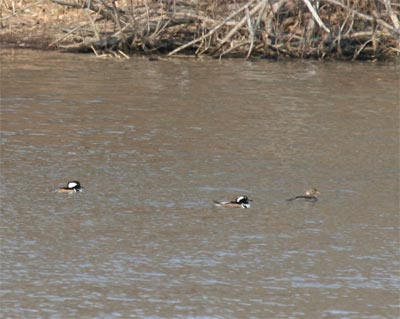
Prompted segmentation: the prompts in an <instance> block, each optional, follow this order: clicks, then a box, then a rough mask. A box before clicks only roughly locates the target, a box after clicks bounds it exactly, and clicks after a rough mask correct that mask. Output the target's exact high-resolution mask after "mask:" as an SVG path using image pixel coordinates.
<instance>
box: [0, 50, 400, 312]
mask: <svg viewBox="0 0 400 319" xmlns="http://www.w3.org/2000/svg"><path fill="white" fill-rule="evenodd" d="M399 74H400V73H399V70H398V68H396V66H395V65H394V64H373V63H368V64H362V63H354V64H350V63H317V62H308V61H306V62H279V63H275V62H269V61H260V62H257V63H251V62H243V61H240V60H226V61H214V60H201V61H195V60H180V59H173V60H169V61H151V62H150V61H148V60H147V59H145V58H132V59H131V60H128V61H118V60H112V59H111V60H110V59H109V60H103V59H97V58H95V57H93V56H90V55H70V54H63V53H53V52H34V51H12V50H3V51H1V136H2V139H1V180H2V182H1V188H0V189H1V214H2V216H1V237H2V240H1V252H2V256H1V282H2V283H1V291H0V293H1V296H0V298H1V313H2V316H3V317H4V318H151V319H155V318H157V319H159V318H196V319H198V318H199V319H200V318H202V319H203V318H246V319H248V318H271V319H275V318H354V319H360V318H373V319H378V318H398V317H399V315H400V313H399V303H398V300H399V293H398V291H399V289H400V279H399V267H400V266H399V231H398V226H399V215H398V211H399V195H398V194H399V105H400V99H399ZM68 180H79V181H80V182H81V184H82V185H83V186H84V187H85V189H84V192H83V193H79V194H74V195H72V196H68V195H67V196H64V195H62V194H56V193H54V192H52V191H53V190H54V189H55V188H56V187H62V186H65V184H66V182H67V181H68ZM309 187H317V188H318V189H319V190H320V191H321V192H322V194H321V195H320V196H319V198H320V200H319V201H318V202H317V203H314V204H312V203H306V202H301V201H300V202H287V201H286V199H287V198H289V197H292V196H293V195H299V194H301V193H303V192H304V190H305V189H307V188H309ZM241 194H243V195H248V196H249V197H251V198H252V199H253V200H254V202H253V206H252V207H251V208H250V209H219V208H215V207H213V206H212V200H213V199H231V198H232V197H235V196H236V195H241Z"/></svg>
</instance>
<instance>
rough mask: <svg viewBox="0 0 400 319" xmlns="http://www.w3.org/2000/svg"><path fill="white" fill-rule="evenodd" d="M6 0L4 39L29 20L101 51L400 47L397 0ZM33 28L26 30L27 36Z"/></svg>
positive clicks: (383, 54) (75, 45)
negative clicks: (17, 3)
mask: <svg viewBox="0 0 400 319" xmlns="http://www.w3.org/2000/svg"><path fill="white" fill-rule="evenodd" d="M2 1H3V2H2V13H1V20H0V21H1V26H2V32H1V37H2V42H5V41H6V42H7V39H8V42H10V40H11V41H12V40H13V34H14V40H15V37H16V36H15V34H18V28H19V27H21V26H22V27H24V26H25V30H26V26H27V25H29V26H30V28H31V29H35V28H36V29H37V31H38V30H39V31H40V30H47V32H43V33H42V34H41V36H42V37H43V38H44V39H47V40H46V41H44V42H46V43H47V44H49V46H50V47H57V48H63V49H66V50H72V51H83V52H87V51H93V52H95V53H96V54H98V55H101V54H112V55H116V56H125V55H127V54H129V53H132V52H140V53H144V54H165V55H168V56H173V55H177V54H185V55H192V56H201V55H208V56H213V57H218V58H221V57H226V56H229V57H232V56H235V57H244V58H250V57H266V58H279V57H284V56H285V57H295V58H318V59H326V58H336V59H348V60H354V59H371V60H376V59H387V58H391V57H395V56H399V55H400V26H399V19H400V18H399V17H400V3H399V1H397V0H396V1H394V0H369V1H365V0H251V1H242V0H236V1H234V0H230V1H224V0H201V1H190V0H182V1H179V0H169V1H168V0H165V1H162V0H159V1H150V0H148V1H146V0H124V1H118V2H117V1H113V0H89V1H82V0H39V1H37V2H26V3H23V6H20V7H21V9H20V10H19V11H18V10H15V9H14V7H15V2H14V1H12V0H2ZM28 6H31V7H30V8H27V7H28ZM44 6H47V7H46V8H44ZM35 8H36V10H37V8H40V9H39V12H36V13H33V12H35V11H34V9H35ZM27 10H28V11H27ZM37 11H38V10H37ZM29 14H31V16H32V15H34V14H36V19H32V17H31V19H29V17H30V16H29ZM61 31H63V32H64V33H63V34H60V32H61ZM38 34H39V37H40V32H39V33H38V32H36V33H35V32H33V33H32V36H33V35H36V36H38ZM32 36H30V35H26V32H25V37H27V39H25V41H26V42H29V39H32ZM7 37H9V38H7ZM5 39H6V40H5ZM17 40H18V37H17ZM19 40H21V39H19Z"/></svg>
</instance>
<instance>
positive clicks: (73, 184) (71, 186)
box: [55, 181, 83, 194]
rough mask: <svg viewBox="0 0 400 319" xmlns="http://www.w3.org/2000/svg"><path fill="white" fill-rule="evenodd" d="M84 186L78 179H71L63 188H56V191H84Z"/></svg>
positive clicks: (68, 192) (71, 192) (69, 192)
mask: <svg viewBox="0 0 400 319" xmlns="http://www.w3.org/2000/svg"><path fill="white" fill-rule="evenodd" d="M82 190H83V187H82V186H81V184H80V183H79V182H78V181H70V182H68V184H67V187H63V188H58V189H56V190H55V192H56V193H67V194H73V193H76V192H82Z"/></svg>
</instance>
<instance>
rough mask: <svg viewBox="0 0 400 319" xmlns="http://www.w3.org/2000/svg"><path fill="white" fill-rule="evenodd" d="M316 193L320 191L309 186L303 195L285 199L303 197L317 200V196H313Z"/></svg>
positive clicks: (306, 199)
mask: <svg viewBox="0 0 400 319" xmlns="http://www.w3.org/2000/svg"><path fill="white" fill-rule="evenodd" d="M317 194H321V193H320V192H319V191H318V190H317V189H316V188H311V189H309V190H307V191H306V194H305V195H300V196H295V197H292V198H289V199H287V201H289V202H291V201H293V200H296V199H304V200H305V201H309V202H316V201H318V198H317V196H315V195H317Z"/></svg>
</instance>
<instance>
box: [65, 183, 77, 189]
mask: <svg viewBox="0 0 400 319" xmlns="http://www.w3.org/2000/svg"><path fill="white" fill-rule="evenodd" d="M76 186H78V184H77V183H76V182H68V185H67V187H68V188H74V187H76Z"/></svg>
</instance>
